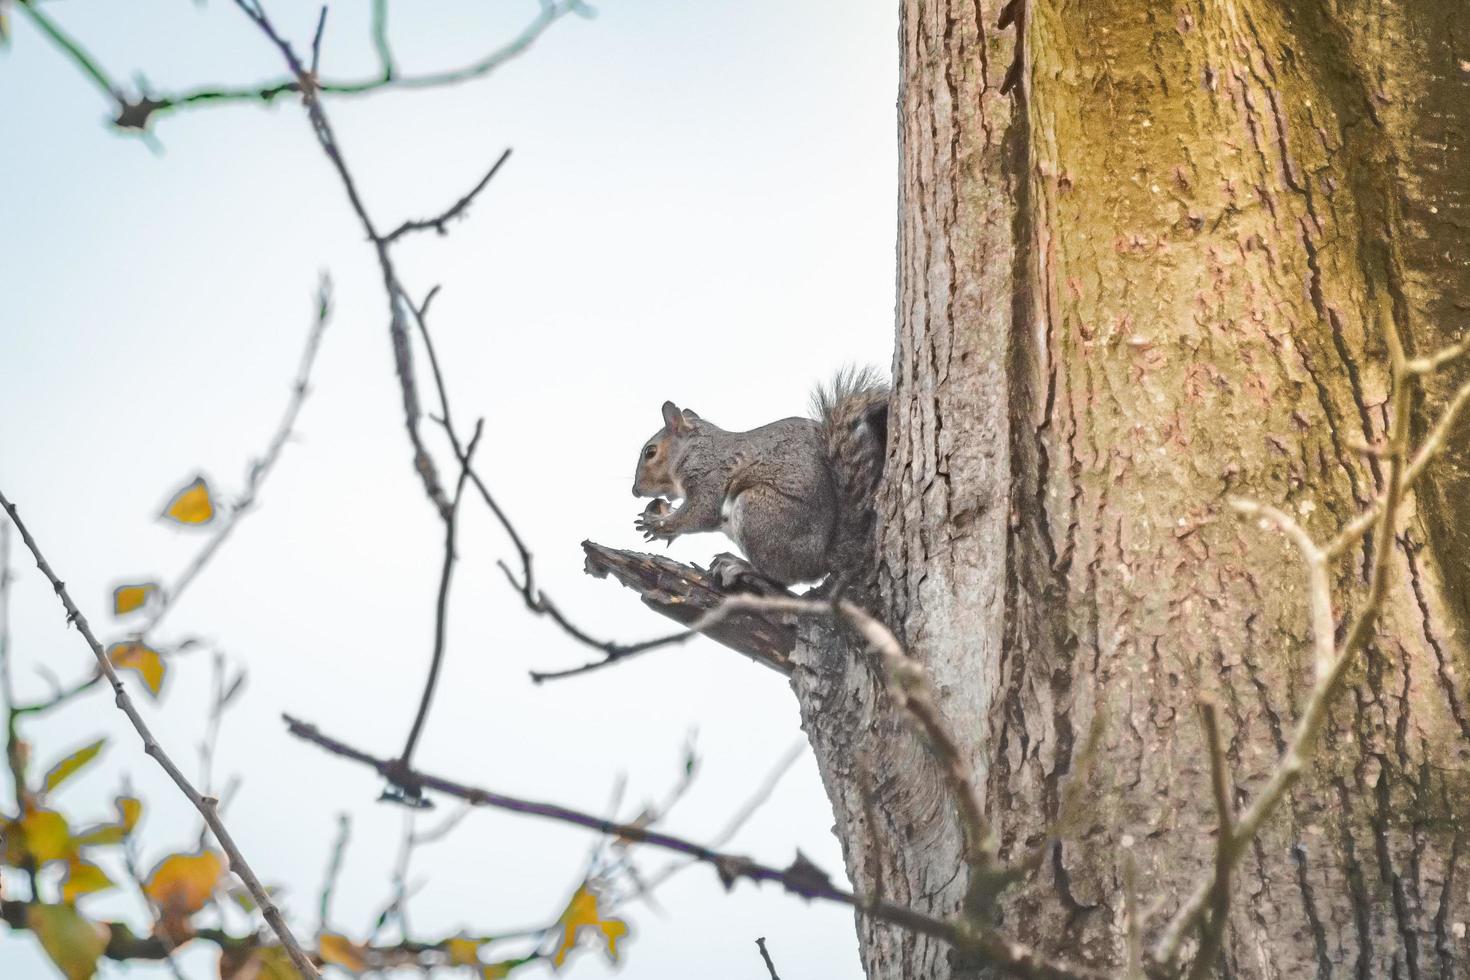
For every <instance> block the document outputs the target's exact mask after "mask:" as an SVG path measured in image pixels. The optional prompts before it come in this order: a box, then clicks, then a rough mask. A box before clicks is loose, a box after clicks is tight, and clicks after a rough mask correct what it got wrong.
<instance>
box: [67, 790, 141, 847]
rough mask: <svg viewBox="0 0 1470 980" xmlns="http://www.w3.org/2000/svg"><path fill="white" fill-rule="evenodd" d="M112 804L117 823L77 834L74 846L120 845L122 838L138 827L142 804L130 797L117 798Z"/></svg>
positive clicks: (106, 824)
mask: <svg viewBox="0 0 1470 980" xmlns="http://www.w3.org/2000/svg"><path fill="white" fill-rule="evenodd" d="M113 802H114V803H116V804H117V822H116V823H105V824H100V825H98V826H96V827H92V828H90V829H88V830H87V831H85V832H84V833H81V834H78V835H77V836H76V838H75V839H74V840H73V843H74V844H76V845H77V846H78V847H96V846H98V845H102V844H121V843H122V842H123V838H125V837H127V836H128V834H131V833H132V832H133V828H134V827H136V826H137V825H138V818H139V817H141V816H142V815H143V804H142V802H141V801H139V800H135V799H133V798H132V797H131V796H119V797H118V798H117V799H116V800H114V801H113Z"/></svg>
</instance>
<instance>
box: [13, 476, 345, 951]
mask: <svg viewBox="0 0 1470 980" xmlns="http://www.w3.org/2000/svg"><path fill="white" fill-rule="evenodd" d="M0 507H3V508H4V510H5V512H6V513H7V514H9V515H10V520H11V522H12V523H14V524H15V527H16V530H18V531H19V532H20V537H21V540H22V541H23V542H24V543H25V546H26V548H27V549H29V550H30V553H31V555H32V557H34V558H35V559H36V567H37V568H38V569H40V570H41V574H42V575H44V576H46V580H47V581H48V582H50V583H51V587H52V588H53V589H55V590H56V594H57V596H58V597H60V599H61V604H62V606H63V607H64V608H65V609H66V618H67V622H68V623H75V624H76V627H77V629H78V631H80V632H81V634H82V638H83V639H85V640H86V641H87V645H88V646H89V647H91V648H92V655H93V656H94V657H96V658H97V666H98V668H99V669H100V670H101V671H102V673H103V674H104V675H105V676H106V678H107V681H108V683H109V684H111V685H112V690H113V693H114V695H115V697H116V701H117V706H118V708H119V709H120V710H121V711H122V712H123V714H125V715H127V716H128V721H130V722H132V724H133V728H134V730H136V731H137V733H138V737H139V738H141V739H142V740H143V751H144V753H145V754H147V755H149V756H151V757H152V758H153V759H154V761H155V762H157V763H158V765H159V766H160V767H161V768H162V769H163V771H164V772H166V773H167V774H168V776H169V778H170V779H172V780H173V782H174V785H175V786H177V787H178V788H179V791H180V792H182V793H183V794H184V796H185V797H186V798H187V799H188V801H189V802H190V803H191V804H193V806H194V808H195V809H196V810H198V811H199V813H200V815H201V816H203V817H204V821H205V823H207V824H209V829H210V830H212V831H214V836H215V839H216V840H217V841H219V845H220V847H221V848H222V849H223V850H224V852H225V855H226V856H227V857H228V858H229V862H230V870H231V871H233V872H234V873H235V875H236V876H237V877H239V879H240V881H241V882H242V883H243V884H244V885H245V887H246V888H247V889H248V890H249V891H250V895H251V897H252V898H253V899H255V904H256V906H257V907H258V908H259V909H260V912H261V915H262V916H264V918H265V920H266V922H267V923H269V924H270V927H271V929H272V931H274V932H275V934H276V936H277V938H279V939H280V941H281V945H282V946H284V947H285V948H286V951H287V952H288V953H289V954H290V956H291V962H293V963H294V964H296V969H297V970H298V971H300V973H301V975H302V976H303V977H305V978H307V980H315V978H316V977H318V976H319V975H320V974H319V973H318V971H317V968H316V967H315V966H314V965H313V964H312V962H311V958H310V956H308V955H307V954H306V952H305V951H304V950H303V949H302V948H301V945H300V944H299V943H298V942H297V941H296V937H295V936H294V935H292V933H291V927H290V926H289V925H287V924H286V920H285V918H284V917H283V916H282V915H281V910H280V909H279V908H277V907H276V904H275V902H273V901H272V900H271V897H270V895H269V894H268V893H267V892H266V890H265V887H264V886H263V885H262V884H261V883H260V879H259V878H257V877H256V876H255V872H254V871H253V870H251V868H250V865H249V864H248V863H247V862H246V860H245V856H244V855H243V854H241V853H240V849H239V847H237V846H236V844H235V839H234V838H233V837H231V836H230V832H229V830H228V829H227V828H226V827H225V825H224V822H223V821H222V820H221V819H220V816H219V812H218V809H217V805H218V801H217V800H215V799H213V798H211V797H206V796H202V795H201V794H200V793H199V791H198V790H196V789H195V788H194V785H193V784H192V783H190V782H189V779H188V777H186V776H185V775H184V773H183V771H182V770H180V769H179V767H178V766H177V765H176V764H175V763H174V761H173V759H172V758H171V757H170V756H169V754H168V753H167V752H166V751H164V749H163V746H162V745H160V744H159V742H158V740H157V739H155V738H154V737H153V732H152V731H151V730H149V728H148V724H147V723H146V722H145V721H144V720H143V716H142V715H140V714H139V713H138V709H137V707H136V706H134V704H133V699H132V698H131V697H129V696H128V692H127V688H126V687H124V686H123V682H122V679H121V678H120V677H118V675H117V671H115V670H114V669H113V666H112V662H111V661H110V660H108V659H107V653H106V651H104V650H103V648H102V644H101V643H99V642H98V641H97V637H96V636H95V635H94V634H93V633H92V628H91V626H89V625H88V623H87V619H86V617H85V616H83V615H82V611H81V610H80V609H78V608H77V606H76V603H74V602H72V598H71V594H70V593H68V592H67V591H66V585H65V584H64V583H63V582H62V581H61V579H59V578H57V577H56V574H55V573H54V572H53V571H52V570H51V566H50V565H49V564H47V562H46V559H45V557H44V556H43V555H42V554H41V549H40V546H39V545H37V544H36V540H35V538H33V537H31V533H30V530H29V529H28V528H27V527H26V526H25V523H24V522H23V521H21V519H20V515H19V514H18V513H17V512H16V509H15V505H13V504H12V503H11V502H10V501H9V500H8V499H6V497H5V495H4V494H3V493H0Z"/></svg>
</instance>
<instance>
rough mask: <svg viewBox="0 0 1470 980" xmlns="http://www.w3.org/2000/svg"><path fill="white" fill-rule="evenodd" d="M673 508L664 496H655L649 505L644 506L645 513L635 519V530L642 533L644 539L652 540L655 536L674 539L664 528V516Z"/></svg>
mask: <svg viewBox="0 0 1470 980" xmlns="http://www.w3.org/2000/svg"><path fill="white" fill-rule="evenodd" d="M672 509H673V508H672V507H670V506H669V502H668V501H667V500H665V499H664V498H662V497H654V498H653V499H652V500H650V501H649V502H648V506H647V507H645V508H643V513H641V514H639V515H638V517H637V519H636V520H634V521H633V528H634V530H636V531H639V532H640V533H642V535H643V540H644V541H652V540H654V539H655V538H666V539H668V540H673V535H671V534H669V533H667V532H666V531H665V529H664V518H665V517H667V516H668V515H669V512H670V511H671V510H672Z"/></svg>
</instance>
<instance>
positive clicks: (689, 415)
mask: <svg viewBox="0 0 1470 980" xmlns="http://www.w3.org/2000/svg"><path fill="white" fill-rule="evenodd" d="M684 417H685V418H686V419H697V418H699V413H698V412H696V411H695V410H694V409H692V408H686V409H684Z"/></svg>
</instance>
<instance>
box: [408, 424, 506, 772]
mask: <svg viewBox="0 0 1470 980" xmlns="http://www.w3.org/2000/svg"><path fill="white" fill-rule="evenodd" d="M484 431H485V420H484V419H480V420H479V421H478V422H476V423H475V434H474V435H473V436H472V437H471V438H470V444H469V447H468V448H467V449H466V450H465V454H464V460H463V463H462V464H461V466H460V471H459V485H458V486H457V487H456V488H455V491H454V501H453V502H452V503H451V504H450V507H449V516H448V517H447V518H446V519H445V521H444V563H443V565H442V567H441V569H440V572H439V598H438V600H437V601H436V602H435V605H434V650H433V654H432V657H431V659H430V661H429V676H428V679H427V680H425V681H424V694H423V697H422V698H421V699H420V701H419V710H418V714H416V715H415V716H414V719H413V727H412V728H410V729H409V731H408V741H407V742H405V743H404V745H403V755H402V759H401V761H402V763H403V765H404V766H407V765H408V764H409V762H410V761H411V760H412V759H413V750H414V748H415V747H416V746H417V745H418V741H419V736H420V735H422V734H423V730H424V722H425V720H427V718H428V717H429V705H430V704H431V703H433V700H434V688H435V687H436V686H437V685H438V683H439V668H440V667H441V666H443V663H444V644H445V641H446V634H447V632H448V626H449V623H448V620H449V583H450V581H451V580H452V578H453V575H454V563H455V560H456V559H457V558H458V557H459V556H458V554H457V552H456V551H455V536H456V533H457V530H458V527H459V504H460V501H461V500H462V499H463V497H464V485H465V481H466V480H468V479H469V472H470V461H471V460H472V459H473V458H474V455H475V448H476V447H477V446H478V445H479V444H480V436H481V435H483V434H484Z"/></svg>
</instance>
